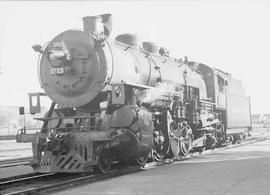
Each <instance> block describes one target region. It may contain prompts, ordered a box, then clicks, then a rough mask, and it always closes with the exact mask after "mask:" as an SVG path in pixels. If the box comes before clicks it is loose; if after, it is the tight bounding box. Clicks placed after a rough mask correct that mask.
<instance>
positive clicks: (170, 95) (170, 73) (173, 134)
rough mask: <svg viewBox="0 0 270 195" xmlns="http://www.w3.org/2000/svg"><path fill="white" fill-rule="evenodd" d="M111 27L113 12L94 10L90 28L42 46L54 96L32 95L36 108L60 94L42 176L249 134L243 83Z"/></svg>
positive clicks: (45, 134)
mask: <svg viewBox="0 0 270 195" xmlns="http://www.w3.org/2000/svg"><path fill="white" fill-rule="evenodd" d="M111 30H112V18H111V15H110V14H104V15H99V16H88V17H84V18H83V30H67V31H64V32H62V33H60V34H58V35H57V36H56V37H55V38H53V39H52V40H51V41H50V42H48V43H47V44H46V45H45V46H43V47H42V46H40V45H34V46H33V49H34V50H35V51H36V52H38V53H40V57H39V62H38V74H39V75H38V76H39V81H40V85H41V87H42V88H43V89H44V91H45V93H36V94H30V111H31V113H33V114H34V113H37V112H38V111H39V110H40V96H41V95H47V96H49V97H50V98H51V100H52V103H51V106H50V109H49V110H48V112H47V113H46V114H45V116H44V117H42V118H37V120H41V121H43V126H42V128H41V131H40V132H39V133H38V136H37V138H36V139H35V141H34V142H33V143H32V147H33V162H32V167H33V169H34V170H35V171H36V172H91V171H93V170H94V169H97V170H99V171H101V172H102V173H107V172H109V171H110V169H111V166H112V163H115V162H136V163H138V164H139V165H141V166H144V165H145V163H146V162H147V160H148V159H149V158H151V159H152V160H162V159H163V158H168V157H169V158H174V157H179V156H185V155H188V154H189V152H191V151H194V150H199V151H202V150H204V149H210V148H215V147H218V146H221V145H223V144H225V143H226V142H236V141H238V140H240V139H242V138H244V136H245V133H246V131H247V130H248V129H249V128H250V127H251V120H250V105H249V98H248V97H246V95H245V92H244V88H243V87H242V84H241V82H240V81H239V80H237V79H234V78H233V77H232V76H231V74H229V73H225V72H223V71H221V70H218V69H216V68H211V67H209V66H207V65H205V64H202V63H198V62H191V61H188V60H187V59H185V60H182V59H175V58H172V57H170V56H169V53H168V51H167V50H166V49H165V48H162V47H159V46H158V45H157V44H156V43H153V42H143V43H141V42H140V41H139V39H138V37H137V36H136V35H134V34H121V35H118V36H117V37H116V38H115V40H114V39H111V38H110V33H111ZM33 98H37V100H36V102H37V105H34V104H33Z"/></svg>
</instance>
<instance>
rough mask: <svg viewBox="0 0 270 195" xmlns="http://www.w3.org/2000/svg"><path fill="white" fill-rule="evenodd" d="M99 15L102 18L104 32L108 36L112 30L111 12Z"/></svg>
mask: <svg viewBox="0 0 270 195" xmlns="http://www.w3.org/2000/svg"><path fill="white" fill-rule="evenodd" d="M99 16H100V17H101V18H102V23H103V24H104V34H105V35H106V36H110V34H111V32H112V14H102V15H99Z"/></svg>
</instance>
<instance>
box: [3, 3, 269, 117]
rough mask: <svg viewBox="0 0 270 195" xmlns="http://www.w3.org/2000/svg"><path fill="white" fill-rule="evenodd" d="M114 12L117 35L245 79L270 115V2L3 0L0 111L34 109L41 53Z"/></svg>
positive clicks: (255, 108) (255, 109)
mask: <svg viewBox="0 0 270 195" xmlns="http://www.w3.org/2000/svg"><path fill="white" fill-rule="evenodd" d="M103 13H111V14H112V17H113V28H112V34H111V37H112V38H115V37H116V36H117V35H118V34H121V33H126V32H129V33H137V34H139V35H140V36H141V39H142V40H143V41H155V42H157V43H158V44H159V45H160V46H163V47H165V48H167V49H168V50H169V51H170V55H171V56H172V57H177V58H180V57H184V56H188V58H189V60H192V61H198V62H202V63H204V64H207V65H209V66H212V67H216V68H218V69H221V70H223V71H225V72H229V73H231V74H232V75H233V76H234V77H236V78H238V79H241V81H242V83H243V85H244V87H245V89H246V94H247V95H248V96H250V98H251V109H252V113H258V114H263V113H270V85H269V84H270V1H267V0H246V1H244V0H234V1H233V0H227V1H225V0H224V1H223V0H217V1H214V0H204V1H203V0H191V1H187V0H182V1H128V2H126V1H80V2H78V1H74V2H73V1H51V2H46V1H40V2H34V1H28V2H20V1H18V2H13V1H6V2H0V67H1V69H0V72H2V73H3V74H0V105H24V106H26V107H27V106H28V96H27V93H28V92H38V91H42V89H41V88H40V85H39V81H38V76H37V61H38V54H37V53H35V52H34V51H33V50H32V48H31V47H32V45H34V44H41V45H44V44H45V43H46V42H47V41H50V40H51V39H52V38H54V37H55V36H56V35H57V34H59V33H61V32H63V31H65V30H67V29H72V28H82V17H84V16H89V15H97V14H103Z"/></svg>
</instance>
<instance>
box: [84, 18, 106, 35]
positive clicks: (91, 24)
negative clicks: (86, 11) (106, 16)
mask: <svg viewBox="0 0 270 195" xmlns="http://www.w3.org/2000/svg"><path fill="white" fill-rule="evenodd" d="M82 20H83V31H84V32H86V33H95V34H101V33H103V32H104V25H103V23H102V18H101V17H100V16H86V17H83V18H82Z"/></svg>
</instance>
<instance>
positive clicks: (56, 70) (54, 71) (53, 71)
mask: <svg viewBox="0 0 270 195" xmlns="http://www.w3.org/2000/svg"><path fill="white" fill-rule="evenodd" d="M56 74H64V67H58V68H52V69H51V75H56Z"/></svg>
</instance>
